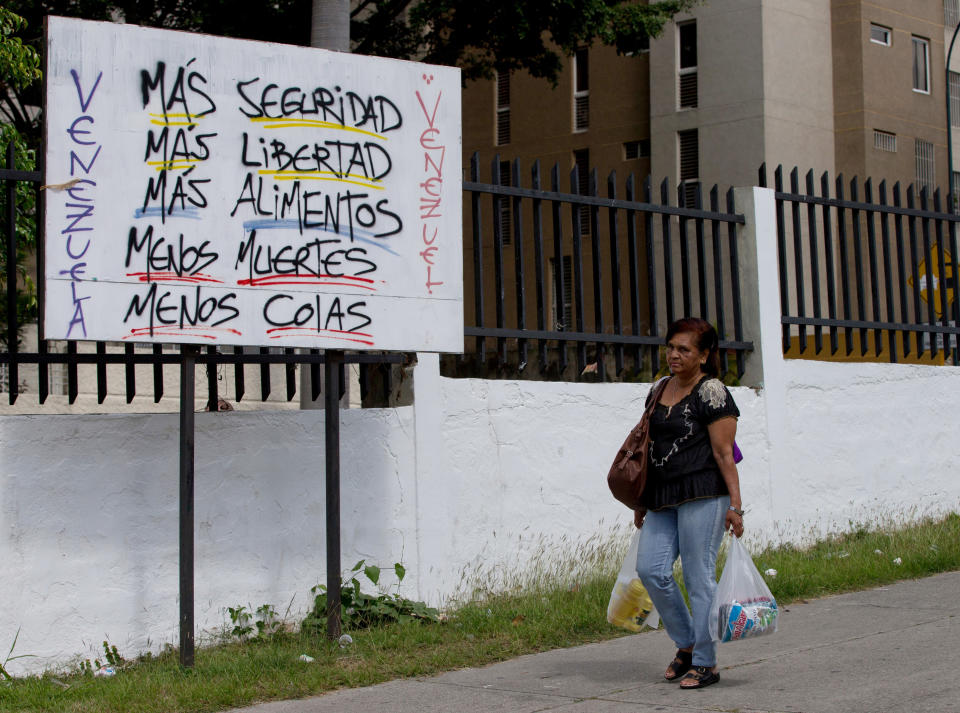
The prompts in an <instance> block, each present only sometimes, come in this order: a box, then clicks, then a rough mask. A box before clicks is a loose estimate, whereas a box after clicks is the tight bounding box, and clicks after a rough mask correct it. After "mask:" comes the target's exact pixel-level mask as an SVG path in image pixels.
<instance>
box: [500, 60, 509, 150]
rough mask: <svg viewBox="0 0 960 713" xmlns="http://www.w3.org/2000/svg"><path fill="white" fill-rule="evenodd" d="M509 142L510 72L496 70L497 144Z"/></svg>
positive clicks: (501, 144)
mask: <svg viewBox="0 0 960 713" xmlns="http://www.w3.org/2000/svg"><path fill="white" fill-rule="evenodd" d="M509 143H510V72H497V146H503V145H504V144H509Z"/></svg>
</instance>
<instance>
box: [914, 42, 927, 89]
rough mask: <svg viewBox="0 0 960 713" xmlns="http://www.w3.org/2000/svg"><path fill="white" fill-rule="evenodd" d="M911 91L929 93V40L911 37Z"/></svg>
mask: <svg viewBox="0 0 960 713" xmlns="http://www.w3.org/2000/svg"><path fill="white" fill-rule="evenodd" d="M913 91H915V92H923V93H924V94H929V93H930V40H925V39H924V38H922V37H914V38H913Z"/></svg>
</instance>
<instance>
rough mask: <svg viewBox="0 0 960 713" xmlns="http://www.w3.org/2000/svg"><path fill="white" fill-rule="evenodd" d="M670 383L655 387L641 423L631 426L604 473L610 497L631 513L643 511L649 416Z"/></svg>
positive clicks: (648, 460)
mask: <svg viewBox="0 0 960 713" xmlns="http://www.w3.org/2000/svg"><path fill="white" fill-rule="evenodd" d="M669 381H670V380H669V379H663V380H662V381H661V382H660V385H659V386H657V387H656V390H655V391H654V392H653V396H652V397H651V399H650V403H649V404H648V405H647V409H646V411H644V412H643V417H642V418H641V419H640V423H638V424H637V425H636V426H634V427H633V428H632V429H631V431H630V433H629V434H627V440H625V441H624V442H623V445H622V446H620V450H618V451H617V457H616V458H614V459H613V465H611V466H610V470H609V472H608V473H607V485H608V486H609V487H610V492H611V493H613V497H615V498H616V499H617V500H619V501H620V502H621V503H623V504H624V505H626V506H627V507H628V508H630V509H631V510H636V509H638V508H641V507H643V506H642V505H641V504H640V496H641V495H642V494H643V488H644V486H646V484H647V467H648V465H649V462H650V458H649V456H648V453H649V451H650V416H651V415H652V414H653V410H654V409H655V408H656V407H657V402H658V401H659V400H660V397H661V396H662V395H663V390H664V389H665V388H666V387H667V382H669Z"/></svg>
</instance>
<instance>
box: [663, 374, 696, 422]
mask: <svg viewBox="0 0 960 713" xmlns="http://www.w3.org/2000/svg"><path fill="white" fill-rule="evenodd" d="M696 383H697V382H696V381H693V382H691V383H690V384H688V385H685V386H681V385H680V381H679V379H678V378H677V377H676V376H672V377H670V384H669V385H670V386H673V403H672V404H670V405H669V406H667V418H670V412H671V411H672V410H673V407H674V406H676V405H677V404H678V403H680V402H681V401H683V400H684V399H685V398H687V396H689V395H690V392H691V391H693V387H694V386H695V385H696ZM686 386H689V387H690V388H689V390H687V392H686V393H684V394H683V395H682V396H681V395H680V390H681V389H685V388H686Z"/></svg>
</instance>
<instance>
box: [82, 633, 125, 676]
mask: <svg viewBox="0 0 960 713" xmlns="http://www.w3.org/2000/svg"><path fill="white" fill-rule="evenodd" d="M104 661H106V664H104ZM126 663H127V661H126V659H124V658H123V656H121V655H120V652H119V651H118V650H117V647H116V645H113V644H111V643H110V642H109V641H104V642H103V659H102V660H101V659H99V658H95V659H94V660H93V662H91V661H90V659H84V660H83V661H81V662H80V673H82V674H84V675H93V673H94V672H96V671H97V670H98V669H100V668H101V667H103V666H104V665H106V666H113V667H115V668H120V667H121V666H124V665H126Z"/></svg>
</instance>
